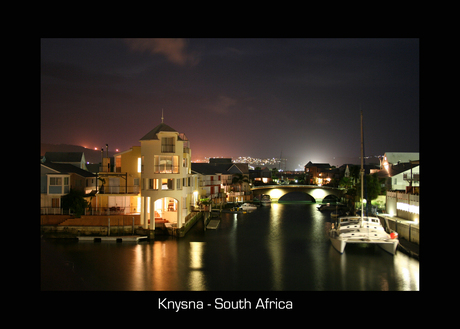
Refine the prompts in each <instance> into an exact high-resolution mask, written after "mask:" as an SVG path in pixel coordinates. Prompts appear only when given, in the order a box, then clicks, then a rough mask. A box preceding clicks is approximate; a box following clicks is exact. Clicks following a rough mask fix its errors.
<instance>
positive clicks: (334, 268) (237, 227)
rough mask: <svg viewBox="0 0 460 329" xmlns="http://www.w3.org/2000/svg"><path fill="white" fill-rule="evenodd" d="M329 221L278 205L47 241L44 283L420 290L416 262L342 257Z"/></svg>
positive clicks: (308, 208) (349, 251)
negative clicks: (177, 234)
mask: <svg viewBox="0 0 460 329" xmlns="http://www.w3.org/2000/svg"><path fill="white" fill-rule="evenodd" d="M329 221H330V217H329V214H328V213H321V212H319V211H317V210H316V205H308V204H277V203H274V204H272V205H271V207H261V208H259V209H257V210H256V211H254V212H252V213H248V214H223V215H222V217H221V222H220V225H219V226H218V228H217V229H216V230H207V231H204V229H203V224H202V222H199V223H197V224H196V225H195V226H194V227H193V228H192V229H191V230H190V231H189V233H188V234H187V235H186V236H185V237H184V238H181V239H177V238H174V237H166V236H157V237H156V239H155V241H153V242H139V243H92V242H91V243H81V242H80V243H78V242H76V243H75V242H72V243H69V242H65V243H64V242H62V241H59V240H58V241H48V240H47V241H44V242H42V282H43V281H44V280H46V282H45V283H44V287H45V289H51V290H52V289H63V290H72V289H75V290H82V289H83V290H156V291H169V290H190V291H195V290H199V291H201V290H213V291H227V290H239V291H243V290H267V291H268V290H275V291H280V290H303V291H311V290H320V291H322V290H333V291H342V290H353V291H354V290H357V291H365V290H377V291H388V290H390V291H391V290H419V262H418V261H417V260H415V259H413V258H410V257H409V256H407V255H405V254H403V253H401V252H398V253H397V254H396V255H395V256H391V255H389V254H388V253H386V252H384V251H383V250H381V249H380V248H378V247H376V246H371V247H361V246H360V245H349V246H347V248H346V249H345V253H344V254H342V255H341V254H339V253H338V252H337V251H336V250H335V249H334V248H333V247H332V246H331V245H330V242H329V240H328V238H327V236H326V234H325V227H326V225H327V224H328V222H329ZM43 246H45V247H46V248H43ZM66 264H72V267H69V266H68V265H66ZM56 270H59V271H61V272H62V273H67V274H68V275H59V276H58V275H52V273H51V272H52V271H54V272H55V273H61V272H56ZM53 280H54V281H53ZM59 280H61V281H65V280H67V281H68V282H59ZM58 283H59V284H58ZM53 287H54V288H53ZM61 287H67V289H66V288H61Z"/></svg>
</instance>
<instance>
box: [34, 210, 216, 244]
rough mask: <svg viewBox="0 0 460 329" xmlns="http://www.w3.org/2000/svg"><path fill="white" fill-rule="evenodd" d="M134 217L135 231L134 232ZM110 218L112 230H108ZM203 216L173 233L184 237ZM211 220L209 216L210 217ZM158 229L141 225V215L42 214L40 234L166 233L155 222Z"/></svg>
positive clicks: (66, 235)
mask: <svg viewBox="0 0 460 329" xmlns="http://www.w3.org/2000/svg"><path fill="white" fill-rule="evenodd" d="M133 217H134V232H133ZM108 218H110V232H109V231H108V229H109V228H108ZM202 218H203V213H201V212H200V213H197V215H196V216H194V217H192V218H191V219H190V220H189V221H187V222H186V223H185V224H184V226H182V227H181V228H180V229H178V228H175V229H174V230H173V235H174V236H178V237H184V236H185V234H186V233H187V232H188V231H189V230H190V229H191V228H192V227H193V226H194V225H195V224H196V223H197V222H198V221H199V220H200V219H202ZM208 220H209V218H208ZM155 228H156V230H149V229H144V228H142V226H141V222H140V215H113V216H91V215H84V216H81V218H73V216H65V215H41V218H40V234H41V235H42V236H44V237H46V238H76V237H77V236H89V235H91V236H107V235H130V234H135V235H147V236H148V237H149V238H150V239H151V238H154V236H155V231H157V232H156V233H157V234H160V235H161V234H164V232H165V231H166V230H165V229H164V224H163V223H155Z"/></svg>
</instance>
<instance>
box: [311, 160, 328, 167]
mask: <svg viewBox="0 0 460 329" xmlns="http://www.w3.org/2000/svg"><path fill="white" fill-rule="evenodd" d="M305 167H309V168H310V167H317V168H330V167H331V165H330V164H329V163H312V162H311V161H309V162H308V163H307V164H306V165H305Z"/></svg>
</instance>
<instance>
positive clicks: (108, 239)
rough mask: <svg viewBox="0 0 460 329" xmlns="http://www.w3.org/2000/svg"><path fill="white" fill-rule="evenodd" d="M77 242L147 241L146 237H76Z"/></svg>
mask: <svg viewBox="0 0 460 329" xmlns="http://www.w3.org/2000/svg"><path fill="white" fill-rule="evenodd" d="M77 238H78V242H80V241H92V242H139V240H144V239H147V236H140V235H126V236H77Z"/></svg>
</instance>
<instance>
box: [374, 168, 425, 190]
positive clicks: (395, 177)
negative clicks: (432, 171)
mask: <svg viewBox="0 0 460 329" xmlns="http://www.w3.org/2000/svg"><path fill="white" fill-rule="evenodd" d="M378 177H379V178H382V179H384V180H385V189H386V190H387V191H400V192H411V193H414V192H418V190H419V188H420V162H419V161H413V162H408V163H407V162H405V163H398V164H395V165H391V166H389V167H388V169H383V170H380V171H379V173H378Z"/></svg>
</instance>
